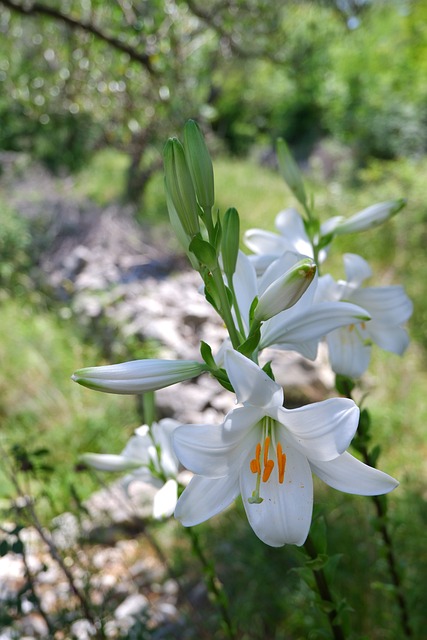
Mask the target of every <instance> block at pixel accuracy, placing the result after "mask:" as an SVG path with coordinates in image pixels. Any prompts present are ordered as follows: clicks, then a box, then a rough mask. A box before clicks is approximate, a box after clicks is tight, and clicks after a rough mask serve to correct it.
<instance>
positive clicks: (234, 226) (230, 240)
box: [221, 207, 240, 278]
mask: <svg viewBox="0 0 427 640" xmlns="http://www.w3.org/2000/svg"><path fill="white" fill-rule="evenodd" d="M239 242H240V220H239V214H238V213H237V210H236V209H234V208H232V207H231V208H230V209H227V211H226V212H225V214H224V219H223V222H222V240H221V255H222V265H223V268H224V273H225V274H226V275H227V277H229V278H231V277H232V276H233V273H234V272H235V271H236V263H237V256H238V253H239Z"/></svg>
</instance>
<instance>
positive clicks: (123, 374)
mask: <svg viewBox="0 0 427 640" xmlns="http://www.w3.org/2000/svg"><path fill="white" fill-rule="evenodd" d="M206 370H207V368H206V366H205V365H204V364H201V363H200V362H196V361H195V360H132V361H131V362H122V363H121V364H111V365H105V366H101V367H87V368H85V369H79V370H78V371H76V372H75V373H74V374H73V375H72V376H71V378H72V380H74V381H75V382H78V383H79V384H81V385H83V386H84V387H88V388H89V389H94V390H95V391H104V392H105V393H122V394H138V393H143V392H145V391H156V390H157V389H163V387H168V386H170V385H172V384H176V383H177V382H182V381H183V380H189V379H190V378H195V377H196V376H198V375H200V374H201V373H203V372H205V371H206Z"/></svg>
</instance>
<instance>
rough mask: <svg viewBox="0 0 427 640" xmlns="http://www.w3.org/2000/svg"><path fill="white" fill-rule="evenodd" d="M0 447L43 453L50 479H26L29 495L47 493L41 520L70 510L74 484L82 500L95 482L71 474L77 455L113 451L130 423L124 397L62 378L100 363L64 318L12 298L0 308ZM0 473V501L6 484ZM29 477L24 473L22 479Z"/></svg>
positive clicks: (131, 409) (133, 422)
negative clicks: (93, 389) (87, 387)
mask: <svg viewBox="0 0 427 640" xmlns="http://www.w3.org/2000/svg"><path fill="white" fill-rule="evenodd" d="M1 315H2V326H3V327H5V328H6V331H3V332H2V339H1V340H0V360H1V362H3V363H7V364H5V366H3V367H2V368H1V372H0V398H1V400H0V415H1V436H0V442H1V444H2V447H3V448H4V449H6V450H9V451H10V450H11V448H13V447H15V449H16V448H17V447H18V448H19V450H22V448H24V449H25V450H26V451H27V452H28V453H31V452H33V451H37V450H40V449H46V450H47V453H46V454H45V455H44V456H43V460H42V462H43V465H46V466H48V467H51V468H52V469H53V470H54V473H53V474H49V473H47V474H44V476H43V481H42V482H39V481H37V480H36V481H32V483H31V484H32V491H33V492H34V493H35V494H36V495H37V494H41V493H45V494H48V495H49V502H50V505H47V503H46V504H44V505H43V510H45V511H44V515H45V516H46V517H47V518H49V517H52V515H54V514H55V512H56V513H60V512H62V511H63V510H66V509H68V508H70V507H71V504H70V499H71V495H70V486H71V485H72V484H74V485H76V486H78V493H79V494H80V496H81V498H82V499H84V498H85V497H87V495H88V494H89V493H90V492H91V491H93V490H94V488H95V484H94V482H93V481H92V479H91V477H90V475H89V474H87V473H78V470H77V469H78V466H77V463H78V457H79V455H80V454H81V453H83V452H85V451H96V450H99V451H106V452H110V451H120V450H121V448H122V447H123V446H124V444H125V442H126V441H127V439H128V437H129V435H130V434H131V433H132V431H133V429H134V428H135V427H137V426H138V424H139V422H138V417H137V415H136V406H135V405H134V403H133V402H132V400H131V399H129V398H127V399H125V398H123V397H120V396H110V395H108V396H106V395H102V396H101V394H99V395H98V394H96V393H93V392H89V391H88V390H86V389H84V388H82V387H80V386H78V385H76V384H75V383H73V382H72V381H71V379H70V376H71V374H72V372H73V371H74V370H76V369H78V368H80V367H82V366H84V365H89V364H92V363H94V364H95V363H97V362H99V361H100V354H99V353H97V352H96V351H95V349H93V348H92V347H88V346H87V345H85V344H84V343H83V341H82V340H81V339H80V337H79V333H78V331H77V330H76V327H75V326H73V325H72V324H71V323H70V321H68V320H67V321H66V320H61V319H60V318H59V317H57V316H55V315H54V314H52V313H48V312H40V311H35V309H34V307H32V306H29V305H28V306H25V305H24V306H22V301H21V303H18V301H14V300H10V299H9V300H7V299H6V300H4V301H3V302H2V304H1ZM2 470H3V472H4V467H2V468H0V478H1V480H0V497H2V498H6V497H7V496H8V495H9V494H10V492H11V486H10V484H9V483H8V482H7V480H6V479H5V478H4V477H3V474H2ZM29 477H30V476H27V479H28V478H29Z"/></svg>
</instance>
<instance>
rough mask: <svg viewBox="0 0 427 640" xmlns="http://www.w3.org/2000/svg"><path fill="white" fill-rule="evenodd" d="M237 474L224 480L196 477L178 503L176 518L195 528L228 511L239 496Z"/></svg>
mask: <svg viewBox="0 0 427 640" xmlns="http://www.w3.org/2000/svg"><path fill="white" fill-rule="evenodd" d="M237 472H238V469H235V470H234V472H233V473H232V474H231V475H228V476H225V477H224V478H204V477H202V476H194V478H192V479H191V480H190V483H189V485H188V486H187V487H186V489H185V490H184V492H183V493H182V495H181V496H180V498H179V500H178V502H177V505H176V508H175V518H177V519H178V520H180V521H181V523H182V524H183V525H184V527H193V526H194V525H196V524H200V523H201V522H204V521H205V520H208V519H209V518H212V516H215V515H216V514H217V513H220V512H221V511H223V510H224V509H226V508H227V507H228V506H229V505H230V504H231V503H232V502H233V500H235V499H236V498H237V496H238V495H239V482H238V473H237Z"/></svg>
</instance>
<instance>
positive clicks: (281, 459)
mask: <svg viewBox="0 0 427 640" xmlns="http://www.w3.org/2000/svg"><path fill="white" fill-rule="evenodd" d="M276 451H277V466H278V472H279V483H280V484H283V481H284V479H285V469H286V453H283V451H282V445H281V444H280V442H278V443H277V447H276Z"/></svg>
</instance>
